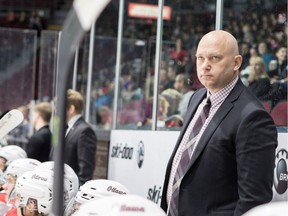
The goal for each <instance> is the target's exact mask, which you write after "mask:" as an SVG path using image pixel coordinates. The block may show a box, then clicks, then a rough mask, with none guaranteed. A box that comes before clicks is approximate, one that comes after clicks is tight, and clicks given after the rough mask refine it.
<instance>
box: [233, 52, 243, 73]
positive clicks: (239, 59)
mask: <svg viewBox="0 0 288 216" xmlns="http://www.w3.org/2000/svg"><path fill="white" fill-rule="evenodd" d="M234 63H235V65H234V71H237V70H239V68H240V67H241V64H242V56H241V55H236V56H235V57H234Z"/></svg>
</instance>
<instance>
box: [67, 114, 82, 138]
mask: <svg viewBox="0 0 288 216" xmlns="http://www.w3.org/2000/svg"><path fill="white" fill-rule="evenodd" d="M81 121H82V117H80V118H79V119H78V120H77V121H76V122H75V123H74V125H73V126H72V128H71V129H70V130H69V131H68V134H67V135H66V137H65V140H69V139H70V137H71V136H72V135H73V132H74V130H75V128H76V127H77V126H78V125H79V124H80V123H81Z"/></svg>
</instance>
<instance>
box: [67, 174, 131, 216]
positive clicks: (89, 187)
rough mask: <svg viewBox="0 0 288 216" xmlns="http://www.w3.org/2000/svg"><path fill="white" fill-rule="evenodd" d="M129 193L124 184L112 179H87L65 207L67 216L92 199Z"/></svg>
mask: <svg viewBox="0 0 288 216" xmlns="http://www.w3.org/2000/svg"><path fill="white" fill-rule="evenodd" d="M125 194H129V190H128V189H127V188H126V187H125V186H124V185H122V184H120V183H119V182H116V181H112V180H106V179H95V180H90V181H87V182H86V183H85V184H84V185H82V186H81V187H80V189H79V191H78V192H77V194H76V196H75V198H72V199H71V200H70V202H69V204H68V206H67V207H66V209H65V213H64V215H65V216H68V215H71V214H72V213H73V212H75V211H76V210H77V209H78V207H79V206H80V205H82V204H84V203H87V202H89V201H92V200H96V199H100V198H103V197H107V196H115V195H125Z"/></svg>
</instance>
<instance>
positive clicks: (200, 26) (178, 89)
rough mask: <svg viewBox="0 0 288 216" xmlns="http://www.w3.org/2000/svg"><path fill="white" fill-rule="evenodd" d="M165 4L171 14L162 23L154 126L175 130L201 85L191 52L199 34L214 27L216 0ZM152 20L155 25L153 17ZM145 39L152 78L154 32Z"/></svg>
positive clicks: (168, 2) (167, 2) (194, 47)
mask: <svg viewBox="0 0 288 216" xmlns="http://www.w3.org/2000/svg"><path fill="white" fill-rule="evenodd" d="M155 4H157V1H155ZM165 6H170V7H171V9H172V17H171V20H166V19H164V23H163V43H162V59H161V66H160V72H159V89H158V93H159V98H158V121H157V126H158V127H157V129H158V130H179V129H180V127H181V126H182V123H183V118H184V115H185V113H186V110H187V104H188V101H189V98H190V96H191V95H192V94H193V92H194V91H195V90H196V89H198V88H200V87H202V85H201V84H200V82H199V80H198V78H197V73H196V67H195V51H196V46H197V43H198V40H199V39H200V38H201V36H202V35H203V34H205V33H206V32H208V31H210V30H213V29H215V13H216V1H211V0H206V1H172V0H170V1H169V0H168V1H165ZM152 22H153V23H155V25H156V20H153V21H152ZM149 42H150V43H151V47H152V49H151V50H153V51H152V52H151V59H152V60H151V62H150V64H149V74H148V75H149V76H151V79H152V80H153V79H154V78H153V77H154V72H153V71H154V66H155V64H154V61H155V52H154V50H155V36H154V35H150V41H149ZM152 80H151V81H152ZM151 89H152V88H151Z"/></svg>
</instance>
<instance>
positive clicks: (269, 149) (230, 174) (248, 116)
mask: <svg viewBox="0 0 288 216" xmlns="http://www.w3.org/2000/svg"><path fill="white" fill-rule="evenodd" d="M205 96H206V89H201V90H199V91H197V92H195V93H194V95H193V96H192V97H191V101H190V103H189V106H188V111H187V114H186V121H185V122H184V125H183V129H182V131H181V133H180V136H179V138H178V141H177V143H176V146H175V149H174V151H173V153H172V156H171V158H170V160H169V162H168V166H167V171H166V176H165V181H164V187H163V194H162V200H161V207H162V208H163V209H164V210H165V211H166V210H167V206H168V205H167V201H166V200H167V199H166V196H167V184H168V180H169V176H170V171H171V166H172V161H173V158H174V155H175V153H176V150H177V148H178V146H179V144H180V141H181V139H182V137H183V134H184V132H185V130H186V128H187V126H188V124H189V122H190V121H191V119H192V117H193V115H194V113H195V111H196V109H197V107H198V105H199V103H200V102H201V101H202V99H203V98H204V97H205ZM276 146H277V131H276V127H275V125H274V122H273V120H272V119H271V117H270V115H269V114H268V113H267V112H266V111H265V109H264V108H263V107H262V105H261V103H260V102H259V101H258V100H257V99H256V97H254V96H253V95H252V94H251V93H250V92H249V91H248V90H247V88H246V87H244V85H243V83H242V82H241V80H240V79H239V80H238V82H237V84H236V86H235V87H234V89H233V90H232V91H231V93H230V94H229V95H228V97H227V98H226V99H225V101H224V102H223V104H222V105H221V106H220V107H219V109H218V111H217V112H216V113H215V115H214V117H213V118H212V120H211V122H210V123H209V125H208V127H207V128H206V130H205V132H204V134H203V135H202V137H201V138H200V140H199V143H198V146H197V148H196V150H195V152H194V154H193V156H192V158H191V162H190V168H189V170H188V171H187V173H186V174H185V176H184V178H183V180H182V182H181V185H180V194H179V216H180V215H181V216H184V215H185V216H191V215H193V216H205V215H219V216H220V215H221V216H228V215H229V216H232V215H234V216H236V215H237V216H240V215H242V214H243V213H244V212H246V211H248V210H249V209H251V208H252V207H254V206H257V205H259V204H262V203H267V202H269V201H270V200H271V199H272V183H273V170H274V163H275V148H276Z"/></svg>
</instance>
